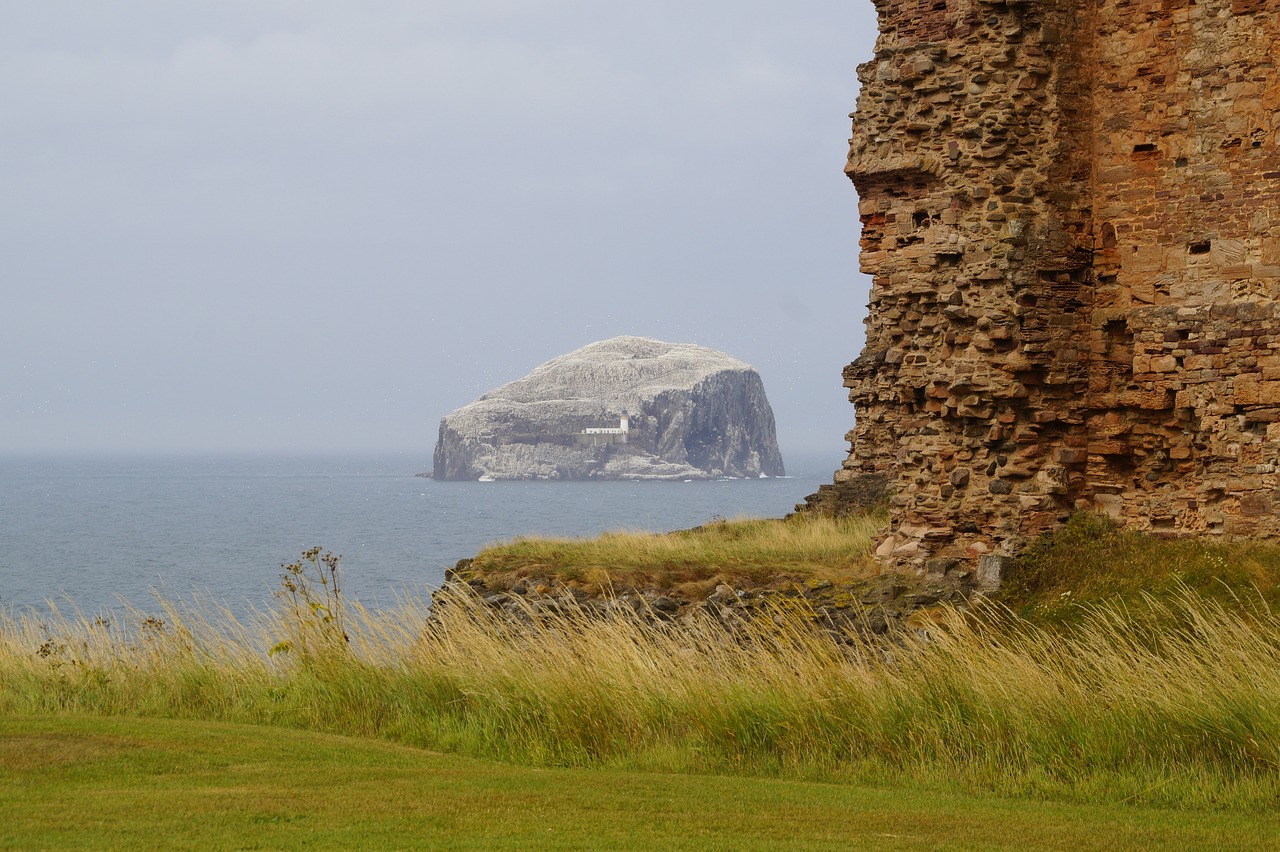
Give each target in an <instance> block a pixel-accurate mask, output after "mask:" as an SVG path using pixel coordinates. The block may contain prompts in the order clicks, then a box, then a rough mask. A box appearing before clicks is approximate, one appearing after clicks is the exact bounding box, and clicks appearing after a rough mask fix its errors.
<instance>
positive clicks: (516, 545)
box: [471, 513, 888, 591]
mask: <svg viewBox="0 0 1280 852" xmlns="http://www.w3.org/2000/svg"><path fill="white" fill-rule="evenodd" d="M887 521H888V517H887V516H886V515H883V514H881V513H872V514H869V515H863V516H858V517H851V518H843V519H840V520H832V519H828V518H818V517H804V516H795V517H791V518H788V519H786V520H756V519H739V520H733V521H718V522H714V523H710V524H706V525H704V526H701V527H695V528H694V529H691V530H680V531H678V532H672V533H647V532H640V533H637V532H612V533H605V534H604V535H602V536H599V537H597V538H542V537H533V536H531V537H523V538H517V539H515V540H514V541H511V542H508V543H504V544H497V545H493V546H491V547H487V548H485V549H484V550H483V551H481V552H480V553H479V554H478V555H477V556H476V557H475V559H474V560H472V565H471V568H472V570H473V571H475V572H476V573H478V574H480V575H482V576H484V577H485V578H486V580H487V581H488V582H489V583H490V584H491V585H496V586H501V585H508V584H511V583H514V582H515V581H517V580H519V579H523V578H525V577H531V576H532V577H547V578H553V579H557V580H560V581H562V582H565V583H567V584H570V585H576V586H582V587H587V588H592V589H595V590H601V589H603V590H606V591H607V590H608V589H609V588H615V589H616V588H643V587H656V588H662V589H667V590H673V591H676V590H679V589H680V588H681V587H682V586H684V585H685V584H694V585H695V586H698V587H705V586H706V584H707V583H708V582H709V581H713V580H717V579H719V580H720V581H730V582H732V581H736V582H743V583H751V584H757V585H763V584H770V583H776V582H779V581H782V580H787V579H810V578H818V579H827V580H833V581H848V580H854V579H862V578H865V577H868V576H872V575H874V574H875V573H876V570H877V569H876V566H875V563H874V561H873V560H872V558H871V550H870V544H871V539H872V537H873V536H874V535H875V534H876V532H878V531H879V530H880V529H881V528H882V527H883V526H884V525H885V523H886V522H887Z"/></svg>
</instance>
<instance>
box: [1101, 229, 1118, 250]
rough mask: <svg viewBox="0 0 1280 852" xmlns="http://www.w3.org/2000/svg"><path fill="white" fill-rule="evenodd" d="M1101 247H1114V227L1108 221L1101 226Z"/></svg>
mask: <svg viewBox="0 0 1280 852" xmlns="http://www.w3.org/2000/svg"><path fill="white" fill-rule="evenodd" d="M1102 247H1103V248H1104V249H1109V248H1115V247H1116V228H1115V225H1112V224H1111V223H1110V222H1107V223H1106V224H1104V225H1103V226H1102Z"/></svg>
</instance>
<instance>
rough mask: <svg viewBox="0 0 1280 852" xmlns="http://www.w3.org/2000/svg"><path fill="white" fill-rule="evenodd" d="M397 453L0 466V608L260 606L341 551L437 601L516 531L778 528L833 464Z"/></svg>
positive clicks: (390, 588) (365, 582)
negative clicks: (559, 465) (638, 475)
mask: <svg viewBox="0 0 1280 852" xmlns="http://www.w3.org/2000/svg"><path fill="white" fill-rule="evenodd" d="M429 465H430V461H429V458H425V459H424V458H423V457H422V456H420V455H414V454H408V453H387V454H382V455H372V454H370V455H337V454H335V455H326V456H267V455H263V456H253V455H237V456H217V455H213V456H165V457H154V456H131V457H125V456H117V457H73V456H48V457H43V456H38V457H37V456H32V457H25V456H24V457H17V456H15V457H5V456H0V608H4V609H7V610H9V611H11V612H18V611H23V610H36V611H40V610H47V609H48V608H49V607H50V605H51V604H52V605H54V606H56V607H58V608H59V609H60V610H62V611H64V612H65V611H68V610H74V609H78V610H80V611H82V612H84V613H86V614H93V613H98V612H103V611H112V610H116V609H118V608H120V607H122V606H124V605H125V604H126V603H128V604H129V605H132V606H135V607H137V608H140V609H143V610H149V609H152V608H154V607H155V606H156V605H157V598H158V597H163V598H165V599H167V600H170V601H176V602H179V603H182V602H197V601H199V600H204V601H209V600H212V601H215V602H217V603H220V604H222V605H225V606H227V607H228V608H230V609H231V610H232V611H233V612H235V613H237V614H241V615H243V614H246V613H247V612H249V611H250V610H253V609H262V608H264V607H266V606H269V605H270V603H271V601H272V593H273V591H274V590H275V589H276V588H278V586H279V580H280V575H281V564H282V563H285V562H290V561H293V560H295V559H297V558H298V556H299V554H300V553H301V551H303V550H305V549H307V548H310V547H321V548H324V549H326V550H329V551H332V552H333V553H337V554H339V555H341V557H342V560H341V567H342V572H343V578H344V580H343V582H344V588H343V591H344V594H346V595H348V596H354V597H355V598H358V599H359V600H360V602H361V603H363V604H364V605H365V606H367V607H370V608H380V607H384V606H390V605H393V604H395V603H396V602H397V600H398V599H400V598H401V597H403V596H405V595H425V594H430V592H431V591H432V590H433V589H435V588H438V587H439V586H440V584H441V583H442V582H443V580H444V572H445V569H446V568H447V567H449V566H451V565H453V564H454V563H455V562H457V560H459V559H462V558H464V557H468V556H472V555H474V554H475V553H476V552H477V551H478V550H479V549H480V548H482V547H483V546H484V545H486V544H489V543H492V542H497V541H504V540H509V539H512V538H515V537H518V536H527V535H543V536H591V535H597V534H599V533H601V532H606V531H610V530H649V531H655V532H661V531H667V530H676V529H686V528H689V527H693V526H697V525H699V524H703V523H706V522H708V521H711V520H714V519H715V518H717V517H723V518H730V519H732V518H737V517H780V516H782V515H784V514H786V513H787V512H789V511H791V510H792V508H793V507H794V505H795V504H796V503H798V502H800V501H802V500H803V499H804V497H805V495H807V494H810V493H812V492H813V491H815V490H816V489H817V487H818V485H819V484H820V483H823V482H827V481H830V477H831V472H832V471H833V470H834V469H835V468H836V466H837V465H838V459H836V458H834V454H833V455H832V456H831V457H817V456H814V457H811V458H801V459H796V460H792V459H788V471H789V474H790V475H789V476H787V477H778V478H770V479H726V480H719V481H707V482H703V481H695V482H436V481H434V480H432V479H428V478H424V477H420V476H417V475H416V474H417V473H418V472H419V471H421V470H422V469H423V468H424V467H429Z"/></svg>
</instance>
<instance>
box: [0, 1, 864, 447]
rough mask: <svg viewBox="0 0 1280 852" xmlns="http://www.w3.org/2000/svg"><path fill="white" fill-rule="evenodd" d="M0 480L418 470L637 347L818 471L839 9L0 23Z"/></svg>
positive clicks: (833, 207)
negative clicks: (31, 475)
mask: <svg viewBox="0 0 1280 852" xmlns="http://www.w3.org/2000/svg"><path fill="white" fill-rule="evenodd" d="M0 13H2V17H3V20H4V21H5V26H4V27H3V28H0V453H111V452H127V453H140V452H143V453H145V452H155V453H175V452H201V453H204V452H210V453H213V452H303V453H310V452H368V451H375V452H376V451H391V450H394V451H408V452H410V453H420V454H421V455H422V458H423V460H424V462H425V463H426V464H425V465H424V466H427V467H429V460H430V456H431V450H432V447H433V445H434V443H435V439H436V433H437V429H438V425H439V421H440V418H441V417H442V416H444V415H445V414H447V413H449V412H450V411H452V410H453V409H455V408H458V407H460V406H462V405H465V404H466V403H468V402H470V401H471V400H473V399H474V398H476V397H477V396H479V395H480V394H481V393H484V392H485V391H487V390H489V389H491V388H493V387H496V386H498V385H500V384H502V383H504V382H507V381H511V380H513V379H516V378H519V377H520V376H522V375H524V374H526V373H528V372H529V371H530V370H531V369H533V368H534V367H536V366H537V365H538V364H540V363H542V362H544V361H546V360H548V359H550V358H553V357H555V356H557V355H560V354H563V353H565V352H569V351H571V350H573V349H576V348H578V347H580V346H583V345H585V344H587V343H590V342H592V341H595V340H602V339H605V338H608V337H613V336H615V335H621V334H638V335H645V336H649V337H656V338H659V339H663V340H668V341H673V342H690V343H698V344H701V345H704V346H710V347H713V348H716V349H720V350H723V351H725V352H727V353H729V354H730V355H733V356H734V357H737V358H740V359H742V360H744V361H746V362H748V363H750V364H751V365H752V366H754V367H755V368H756V369H757V370H758V371H759V372H760V374H761V377H762V378H763V379H764V383H765V389H766V391H767V393H768V395H769V399H770V402H771V403H772V406H773V410H774V415H775V417H776V420H777V425H778V435H779V442H780V444H781V447H782V450H783V453H784V457H785V456H786V455H787V454H788V453H795V452H803V453H829V454H830V456H831V459H832V463H833V468H834V466H835V464H836V463H837V462H838V460H839V458H840V457H841V455H842V452H843V450H844V449H845V448H846V447H847V445H846V444H845V443H844V441H843V435H844V433H845V432H846V431H847V430H848V429H849V428H850V427H851V426H852V423H853V408H852V406H851V405H850V404H849V403H848V401H847V398H846V392H845V390H844V389H843V388H842V387H841V385H840V370H841V368H842V367H843V366H844V365H845V364H847V363H848V362H849V361H851V360H853V358H854V357H856V356H857V354H858V352H859V350H860V348H861V346H862V343H863V330H862V318H863V316H864V315H865V310H866V302H867V294H868V287H869V282H868V280H867V279H866V278H865V276H862V275H861V274H859V272H858V269H857V237H858V220H857V196H856V194H855V192H854V189H853V186H852V185H851V184H850V183H849V181H848V180H847V179H846V178H845V177H844V175H843V171H842V170H843V166H844V159H845V155H846V153H847V147H848V136H849V124H850V122H849V119H848V117H847V116H848V113H849V112H851V111H852V110H853V107H854V103H855V99H856V96H857V79H856V66H857V64H858V63H860V62H864V61H867V60H868V59H870V57H871V53H872V45H873V43H874V37H875V13H874V10H873V7H872V5H871V3H869V2H861V1H860V0H859V2H834V0H812V2H797V3H787V4H781V3H777V2H773V0H769V2H765V0H679V2H676V0H646V2H644V3H606V2H601V0H183V2H181V3H175V2H172V0H113V2H111V3H103V2H101V0H40V2H38V3H32V2H28V0H0Z"/></svg>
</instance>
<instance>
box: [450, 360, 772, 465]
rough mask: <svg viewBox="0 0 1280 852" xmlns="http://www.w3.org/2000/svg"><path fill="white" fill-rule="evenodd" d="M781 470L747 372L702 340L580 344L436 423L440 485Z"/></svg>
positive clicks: (757, 387) (753, 377)
mask: <svg viewBox="0 0 1280 852" xmlns="http://www.w3.org/2000/svg"><path fill="white" fill-rule="evenodd" d="M624 415H626V417H627V423H626V427H625V431H623V425H622V422H621V421H622V418H623V416H624ZM587 430H609V431H595V432H593V433H588V432H587ZM783 473H784V469H783V465H782V456H781V454H780V453H779V452H778V442H777V437H776V435H775V432H774V422H773V410H772V409H771V408H770V407H769V400H768V399H767V398H766V397H765V392H764V384H763V382H761V380H760V376H759V374H757V373H756V371H755V370H753V369H752V368H751V367H750V366H749V365H747V364H744V363H743V362H742V361H739V360H737V359H736V358H732V357H730V356H728V355H726V354H724V353H723V352H718V351H716V350H714V349H708V348H707V347H705V346H695V345H693V344H688V343H664V342H662V341H660V340H652V339H650V338H646V337H615V338H613V339H612V340H604V341H601V342H599V343H592V344H590V345H588V346H584V347H582V348H581V349H578V350H576V351H574V352H570V353H569V354H567V355H562V356H560V357H559V358H554V359H552V360H551V361H548V362H547V363H545V364H543V365H542V366H540V367H538V368H537V369H535V370H534V371H533V372H531V373H530V374H529V375H527V376H525V377H524V378H522V379H517V380H516V381H514V382H511V383H509V384H506V385H503V386H502V387H500V388H497V389H496V390H492V391H489V392H488V393H486V394H484V395H483V396H481V397H480V398H479V399H477V400H476V401H475V402H473V403H471V404H470V405H466V406H463V407H462V408H459V409H458V410H457V411H454V412H453V413H452V414H450V415H448V416H447V417H445V418H444V419H443V420H441V421H440V437H439V440H438V441H437V443H436V450H435V464H434V470H433V475H434V476H435V478H436V479H442V480H449V479H453V480H467V479H470V480H475V479H480V478H481V477H485V478H490V479H547V480H579V479H660V480H663V479H665V480H673V479H709V478H717V477H723V476H732V477H758V476H760V475H762V474H763V475H765V476H780V475H782V474H783Z"/></svg>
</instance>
